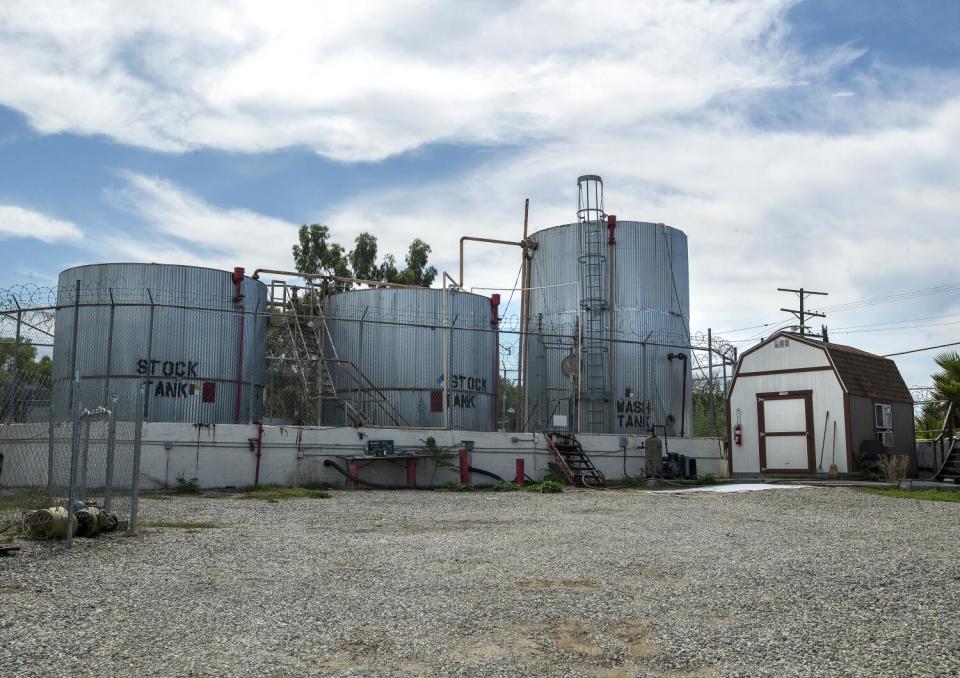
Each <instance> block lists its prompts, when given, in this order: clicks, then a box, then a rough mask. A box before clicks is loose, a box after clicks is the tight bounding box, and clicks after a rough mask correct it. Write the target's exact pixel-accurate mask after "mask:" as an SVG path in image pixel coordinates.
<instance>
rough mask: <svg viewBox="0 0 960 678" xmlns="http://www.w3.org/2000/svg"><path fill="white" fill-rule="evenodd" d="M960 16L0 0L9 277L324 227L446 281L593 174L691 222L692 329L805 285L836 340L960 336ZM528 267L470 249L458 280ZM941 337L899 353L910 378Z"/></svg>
mask: <svg viewBox="0 0 960 678" xmlns="http://www.w3.org/2000/svg"><path fill="white" fill-rule="evenodd" d="M322 4H328V5H329V6H321V5H322ZM958 29H960V3H957V2H954V1H953V0H915V1H913V2H897V1H894V0H890V1H889V2H876V1H875V0H845V1H840V0H806V1H804V0H725V1H716V2H709V1H706V0H691V1H687V2H684V1H682V0H660V1H658V0H646V1H644V2H636V1H625V2H618V1H617V0H608V1H607V2H604V3H596V2H586V1H584V2H577V1H575V0H565V1H561V2H508V1H506V0H488V1H486V2H468V1H464V2H456V3H451V2H433V1H430V0H411V1H407V0H392V1H390V2H354V3H336V4H333V3H297V2H283V1H279V0H277V1H274V2H271V3H262V2H252V1H251V2H233V3H196V2H189V3H188V2H179V1H176V0H172V1H170V2H165V3H147V4H137V3H129V2H119V1H118V2H111V1H108V0H102V1H97V2H89V3H75V4H65V3H51V2H44V1H42V0H30V1H24V2H19V1H16V0H13V1H10V2H4V3H2V4H0V84H2V86H0V263H2V266H0V288H6V287H11V286H13V285H16V284H22V283H32V284H37V285H52V284H56V277H57V274H58V272H59V271H60V270H62V269H64V268H67V267H69V266H72V265H76V264H81V263H94V262H103V261H155V262H166V263H186V264H197V265H203V266H214V267H222V268H227V269H232V268H233V267H234V266H245V267H246V268H247V269H248V270H252V269H255V268H258V267H276V268H291V267H292V257H291V254H290V248H291V245H292V244H293V242H294V241H295V239H296V230H297V227H298V225H300V224H304V223H314V222H319V223H324V224H327V225H329V226H330V228H331V230H332V233H333V238H334V239H335V240H337V241H339V242H342V243H344V244H345V245H348V246H349V245H350V244H351V243H352V241H353V239H354V237H355V236H356V235H357V234H358V233H360V232H364V231H367V232H371V233H374V234H376V235H377V236H378V238H379V241H380V248H381V253H385V252H393V253H394V254H396V255H397V256H398V257H400V258H402V256H403V253H404V251H405V249H406V247H407V245H408V244H409V242H410V241H411V240H412V239H413V238H417V237H419V238H422V239H424V240H426V241H427V242H428V243H430V245H431V246H432V247H433V255H432V261H433V263H434V264H436V266H437V267H438V268H439V269H441V270H448V271H450V272H454V271H455V270H456V268H457V241H458V239H459V237H460V236H461V235H476V236H487V237H494V238H506V239H518V238H519V235H520V232H521V226H522V212H523V200H524V198H530V201H531V230H537V229H540V228H544V227H548V226H552V225H556V224H561V223H568V222H570V221H573V220H574V219H575V210H576V177H577V176H579V175H581V174H593V173H595V174H600V175H602V176H603V177H604V182H605V187H606V206H607V211H608V212H612V213H616V214H617V215H618V216H619V217H620V218H621V219H630V220H640V221H654V222H664V223H667V224H669V225H672V226H675V227H677V228H680V229H682V230H683V231H684V232H685V233H686V234H687V236H688V238H689V254H690V285H691V319H690V325H691V329H692V330H693V331H695V332H696V331H706V329H707V328H708V327H709V328H712V329H713V330H714V332H715V333H717V334H719V335H721V336H723V337H725V338H726V339H728V340H730V341H732V342H735V345H736V346H738V347H739V348H740V349H741V350H743V349H744V348H746V347H748V346H750V345H751V343H753V342H755V341H756V340H757V339H758V338H759V337H761V336H768V335H769V332H770V331H772V330H773V329H774V328H776V327H778V326H779V325H780V324H783V323H785V322H786V318H785V314H784V313H782V312H780V310H779V309H780V308H781V307H782V306H788V307H792V306H793V304H794V303H795V300H794V299H791V298H790V297H789V296H786V295H783V294H781V293H778V292H777V288H778V287H792V288H796V287H801V286H802V287H805V288H807V289H814V290H823V291H827V292H829V296H828V297H824V298H819V299H813V300H811V301H810V304H811V306H812V307H813V308H822V309H827V315H828V317H827V318H826V320H825V321H821V320H819V319H815V321H814V322H813V323H811V324H812V325H813V326H814V327H815V328H817V329H819V325H820V323H821V322H826V323H827V324H828V326H829V327H830V335H831V339H832V340H834V341H837V342H841V343H848V344H852V345H854V346H857V347H859V348H863V349H865V350H869V351H874V352H877V353H881V354H885V353H892V352H896V351H901V350H907V349H912V348H918V347H922V346H929V345H934V344H941V343H947V342H950V341H960V267H958V266H957V252H960V225H958V220H960V154H958V153H957V152H956V149H957V148H960V87H958V85H960V30H958ZM518 268H519V256H518V255H517V253H516V252H513V251H507V250H503V249H498V248H494V247H480V246H477V247H476V248H475V249H473V250H472V251H471V260H470V264H469V266H468V268H467V275H466V283H467V285H468V286H480V287H483V286H486V287H510V286H512V285H513V283H514V280H515V279H516V276H517V270H518ZM933 288H939V291H937V292H935V293H934V292H924V293H921V294H908V293H912V292H916V291H929V290H931V289H933ZM870 300H873V303H866V304H864V303H860V302H863V301H870ZM934 353H935V352H927V353H919V354H911V355H909V356H904V357H899V358H897V362H898V364H899V365H900V366H901V370H902V371H903V373H904V377H905V379H906V381H907V382H908V384H909V385H925V384H928V383H929V381H930V380H929V374H930V372H931V371H933V370H934V365H933V362H932V356H933V355H934Z"/></svg>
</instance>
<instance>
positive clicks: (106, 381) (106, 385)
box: [103, 287, 117, 407]
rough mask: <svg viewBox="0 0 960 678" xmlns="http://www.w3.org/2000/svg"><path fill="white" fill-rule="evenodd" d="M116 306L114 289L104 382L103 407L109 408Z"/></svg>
mask: <svg viewBox="0 0 960 678" xmlns="http://www.w3.org/2000/svg"><path fill="white" fill-rule="evenodd" d="M116 309H117V307H116V305H115V303H114V301H113V288H112V287H111V288H110V325H109V327H108V328H107V373H106V375H105V378H104V380H103V406H104V407H106V406H107V401H108V399H109V397H110V377H111V376H112V368H113V316H114V313H115V312H116Z"/></svg>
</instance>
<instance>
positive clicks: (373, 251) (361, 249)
mask: <svg viewBox="0 0 960 678" xmlns="http://www.w3.org/2000/svg"><path fill="white" fill-rule="evenodd" d="M350 263H351V264H352V265H353V275H354V277H356V278H360V279H361V280H378V281H379V280H380V279H381V278H380V275H381V273H380V271H381V267H380V266H378V265H377V237H376V236H374V235H370V234H369V233H361V234H360V235H358V236H357V238H356V240H355V241H354V244H353V250H352V251H351V252H350Z"/></svg>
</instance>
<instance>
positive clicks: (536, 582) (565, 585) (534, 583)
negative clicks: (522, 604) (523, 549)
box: [517, 579, 601, 593]
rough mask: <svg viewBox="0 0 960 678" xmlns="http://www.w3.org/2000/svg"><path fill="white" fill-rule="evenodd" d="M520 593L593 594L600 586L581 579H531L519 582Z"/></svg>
mask: <svg viewBox="0 0 960 678" xmlns="http://www.w3.org/2000/svg"><path fill="white" fill-rule="evenodd" d="M517 588H519V589H520V590H521V591H573V592H574V593H593V592H594V591H599V590H600V588H601V587H600V584H598V583H597V582H593V581H586V580H583V579H560V580H553V579H531V580H529V581H524V582H520V585H519V586H518V587H517Z"/></svg>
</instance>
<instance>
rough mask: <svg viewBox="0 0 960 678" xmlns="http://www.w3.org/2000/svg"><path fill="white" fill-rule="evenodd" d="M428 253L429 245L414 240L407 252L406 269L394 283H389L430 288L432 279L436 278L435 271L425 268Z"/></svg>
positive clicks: (428, 267) (430, 267) (429, 267)
mask: <svg viewBox="0 0 960 678" xmlns="http://www.w3.org/2000/svg"><path fill="white" fill-rule="evenodd" d="M430 251H431V248H430V245H428V244H427V243H425V242H424V241H422V240H421V239H420V238H417V239H415V240H414V241H413V242H412V243H410V249H409V250H408V251H407V259H406V263H407V268H406V269H404V270H403V271H402V272H401V273H400V274H399V276H398V279H397V280H396V281H391V282H399V283H402V284H404V285H420V286H421V287H430V285H432V284H433V280H434V278H436V277H437V269H436V268H434V267H433V266H427V260H428V259H429V257H430Z"/></svg>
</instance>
